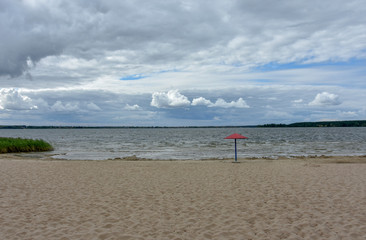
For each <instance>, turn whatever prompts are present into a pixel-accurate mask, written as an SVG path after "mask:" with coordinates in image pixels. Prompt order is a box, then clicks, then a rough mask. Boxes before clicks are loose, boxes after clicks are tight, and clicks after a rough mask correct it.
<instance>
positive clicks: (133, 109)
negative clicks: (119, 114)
mask: <svg viewBox="0 0 366 240" xmlns="http://www.w3.org/2000/svg"><path fill="white" fill-rule="evenodd" d="M125 109H126V110H131V111H136V110H140V109H141V107H140V106H139V105H137V104H134V105H132V106H131V105H129V104H126V106H125Z"/></svg>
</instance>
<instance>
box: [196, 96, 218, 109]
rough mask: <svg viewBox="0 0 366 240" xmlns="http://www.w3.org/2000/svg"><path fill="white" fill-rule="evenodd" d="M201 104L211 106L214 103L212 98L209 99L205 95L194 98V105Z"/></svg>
mask: <svg viewBox="0 0 366 240" xmlns="http://www.w3.org/2000/svg"><path fill="white" fill-rule="evenodd" d="M199 105H203V106H208V107H211V106H213V105H214V104H213V103H212V102H211V101H210V100H207V99H206V98H204V97H199V98H195V99H193V100H192V106H199Z"/></svg>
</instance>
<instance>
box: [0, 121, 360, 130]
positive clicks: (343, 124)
mask: <svg viewBox="0 0 366 240" xmlns="http://www.w3.org/2000/svg"><path fill="white" fill-rule="evenodd" d="M238 127H259V128H266V127H267V128H279V127H366V120H354V121H326V122H298V123H290V124H282V123H280V124H277V123H271V124H264V125H256V126H253V125H252V126H192V127H187V126H185V127H183V126H182V127H153V126H150V127H137V126H125V127H123V126H121V127H109V126H105V127H104V126H99V127H98V126H96V127H85V126H27V125H0V129H49V128H55V129H57V128H59V129H62V128H75V129H80V128H238Z"/></svg>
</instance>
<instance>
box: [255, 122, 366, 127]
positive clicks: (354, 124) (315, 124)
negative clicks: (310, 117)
mask: <svg viewBox="0 0 366 240" xmlns="http://www.w3.org/2000/svg"><path fill="white" fill-rule="evenodd" d="M257 127H366V120H354V121H327V122H298V123H291V124H275V123H273V124H264V125H258V126H257Z"/></svg>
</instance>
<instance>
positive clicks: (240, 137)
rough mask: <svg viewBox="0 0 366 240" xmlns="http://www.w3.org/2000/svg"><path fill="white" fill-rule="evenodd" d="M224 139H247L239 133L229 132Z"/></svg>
mask: <svg viewBox="0 0 366 240" xmlns="http://www.w3.org/2000/svg"><path fill="white" fill-rule="evenodd" d="M225 139H247V137H245V136H243V135H240V134H238V133H234V134H231V135H230V136H227V137H226V138H225Z"/></svg>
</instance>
